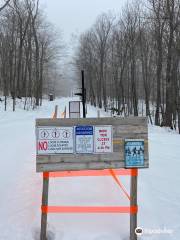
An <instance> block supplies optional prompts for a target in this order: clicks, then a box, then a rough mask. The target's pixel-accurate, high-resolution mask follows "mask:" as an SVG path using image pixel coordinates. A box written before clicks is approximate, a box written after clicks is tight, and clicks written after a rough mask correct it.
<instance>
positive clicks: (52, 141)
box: [37, 127, 74, 155]
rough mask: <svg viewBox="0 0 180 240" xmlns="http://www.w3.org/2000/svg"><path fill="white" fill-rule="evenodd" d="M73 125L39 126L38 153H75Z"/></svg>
mask: <svg viewBox="0 0 180 240" xmlns="http://www.w3.org/2000/svg"><path fill="white" fill-rule="evenodd" d="M73 132H74V130H73V127H39V128H37V154H38V155H51V154H62V153H74V141H73V136H74V134H73Z"/></svg>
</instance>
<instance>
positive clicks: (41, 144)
mask: <svg viewBox="0 0 180 240" xmlns="http://www.w3.org/2000/svg"><path fill="white" fill-rule="evenodd" d="M47 147H48V144H47V142H46V141H45V142H39V143H38V150H43V151H46V150H47Z"/></svg>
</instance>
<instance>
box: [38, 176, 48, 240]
mask: <svg viewBox="0 0 180 240" xmlns="http://www.w3.org/2000/svg"><path fill="white" fill-rule="evenodd" d="M46 174H47V173H46ZM48 191H49V178H43V192H42V206H48ZM46 234H47V213H43V212H42V214H41V237H40V240H47V237H46Z"/></svg>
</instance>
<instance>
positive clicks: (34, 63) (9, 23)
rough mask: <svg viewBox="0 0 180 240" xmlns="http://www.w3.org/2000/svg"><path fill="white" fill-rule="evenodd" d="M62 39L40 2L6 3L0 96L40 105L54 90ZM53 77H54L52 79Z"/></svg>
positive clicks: (0, 26)
mask: <svg viewBox="0 0 180 240" xmlns="http://www.w3.org/2000/svg"><path fill="white" fill-rule="evenodd" d="M61 49H62V46H61V40H60V39H59V35H58V33H56V31H55V30H54V28H53V26H52V25H51V24H50V23H49V22H48V21H47V20H46V16H45V14H44V12H43V10H42V9H41V8H40V4H39V0H6V1H4V2H3V3H1V7H0V93H1V96H3V98H2V97H1V98H0V101H1V102H2V101H3V102H4V110H6V108H7V99H8V98H9V97H11V98H12V99H13V104H12V109H13V111H15V108H16V99H22V98H23V99H24V109H26V107H27V106H32V107H33V108H35V107H36V106H39V105H41V103H42V97H43V94H44V93H46V94H48V93H50V92H52V91H53V89H54V88H55V82H54V80H53V79H55V76H54V74H56V71H55V70H56V68H57V67H58V66H57V64H58V59H59V57H60V56H61ZM53 76H54V77H53Z"/></svg>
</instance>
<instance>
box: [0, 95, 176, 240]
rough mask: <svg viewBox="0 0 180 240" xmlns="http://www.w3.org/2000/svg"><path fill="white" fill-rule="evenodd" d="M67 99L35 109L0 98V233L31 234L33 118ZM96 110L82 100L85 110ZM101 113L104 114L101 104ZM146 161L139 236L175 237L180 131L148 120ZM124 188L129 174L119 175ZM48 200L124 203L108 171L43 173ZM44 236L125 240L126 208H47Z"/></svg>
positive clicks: (22, 237)
mask: <svg viewBox="0 0 180 240" xmlns="http://www.w3.org/2000/svg"><path fill="white" fill-rule="evenodd" d="M70 100H72V99H71V98H61V99H57V100H55V101H54V102H48V101H46V100H45V101H44V103H43V106H42V107H41V108H39V109H36V110H34V111H24V110H22V109H21V108H20V107H18V108H17V111H16V112H15V113H13V112H12V111H11V110H8V111H7V112H4V111H2V110H1V109H2V108H3V106H2V103H0V136H1V141H0V153H1V158H0V169H1V175H0V240H34V239H35V240H38V239H39V237H38V236H39V231H40V216H41V212H40V206H41V193H42V174H39V173H36V170H35V165H36V159H35V119H36V118H41V117H51V116H52V113H53V111H54V106H55V105H58V106H59V114H60V112H62V111H64V108H65V106H66V107H67V108H68V102H69V101H70ZM96 116H97V109H96V108H94V107H92V106H88V117H96ZM101 116H107V114H105V113H103V112H102V111H101ZM149 142H150V143H149V151H150V168H149V169H144V170H140V171H139V178H138V205H139V213H138V226H139V227H142V228H143V229H144V234H143V235H142V236H141V237H140V238H139V239H148V240H149V239H152V240H171V239H172V240H178V239H180V191H179V184H180V136H179V135H178V134H177V133H175V132H172V131H168V130H167V129H161V128H159V127H152V126H149ZM120 180H121V181H122V182H123V184H124V185H125V186H126V188H127V189H128V190H129V177H126V176H125V177H124V176H123V177H120ZM49 190H50V191H49V205H77V206H78V205H84V206H86V205H87V206H88V205H90V206H106V205H108V206H118V205H123V206H128V204H129V202H128V199H127V198H126V196H124V195H123V193H122V191H121V189H120V188H119V186H117V184H116V183H115V182H114V180H113V179H112V177H109V176H108V177H77V178H61V179H60V178H57V179H50V189H49ZM48 234H49V239H50V240H53V239H57V240H127V239H128V238H129V215H128V214H49V215H48Z"/></svg>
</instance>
